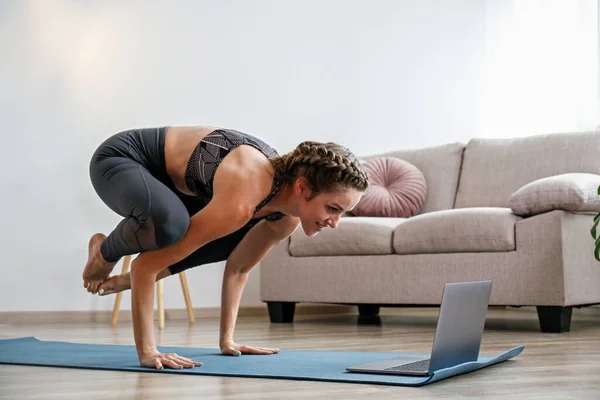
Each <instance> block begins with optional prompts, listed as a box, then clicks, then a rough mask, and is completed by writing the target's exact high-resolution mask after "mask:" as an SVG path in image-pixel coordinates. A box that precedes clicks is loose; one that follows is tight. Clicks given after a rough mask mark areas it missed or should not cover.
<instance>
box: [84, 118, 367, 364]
mask: <svg viewBox="0 0 600 400" xmlns="http://www.w3.org/2000/svg"><path fill="white" fill-rule="evenodd" d="M90 177H91V180H92V184H93V186H94V189H95V190H96V193H97V194H98V195H99V196H100V198H101V199H102V200H103V201H104V202H105V203H106V205H107V206H108V207H110V208H111V209H112V210H113V211H115V212H116V213H117V214H119V215H121V216H123V217H124V219H123V220H122V221H121V222H120V223H119V224H118V225H117V227H116V228H115V230H114V231H113V232H112V233H111V234H110V235H108V236H105V235H103V234H101V233H97V234H95V235H93V236H92V238H91V239H90V241H89V246H88V249H89V258H88V262H87V264H86V266H85V269H84V271H83V281H84V282H83V285H84V287H85V288H87V290H88V292H90V293H100V294H101V295H107V294H111V293H116V292H119V291H122V290H125V289H129V288H130V289H131V290H132V297H131V303H132V304H131V306H132V315H133V329H134V337H135V344H136V348H137V352H138V357H139V360H140V364H141V365H142V366H147V367H152V368H158V369H162V368H164V367H170V368H193V367H194V366H197V365H201V364H200V363H198V362H196V361H192V360H190V359H188V358H185V357H181V356H179V355H177V354H161V353H160V352H159V351H158V350H157V349H156V346H155V343H154V317H153V316H154V282H155V281H156V280H158V279H162V278H164V277H166V276H169V275H172V274H177V273H179V272H181V271H183V270H185V269H187V268H191V267H195V266H198V265H202V264H207V263H211V262H216V261H223V260H227V262H226V266H225V273H224V277H223V286H222V304H221V306H222V307H221V330H220V340H219V345H220V348H221V352H222V353H223V354H229V355H240V354H242V353H251V354H272V353H277V352H278V350H277V349H266V348H254V347H249V346H243V345H239V344H237V343H235V342H234V340H233V331H234V327H235V321H236V318H237V313H238V307H239V303H240V298H241V295H242V291H243V288H244V285H245V283H246V280H247V276H248V272H249V271H250V269H251V268H252V267H253V266H254V265H256V264H257V263H258V262H259V261H260V260H261V259H262V258H263V257H264V256H265V255H266V254H267V253H268V252H269V250H270V249H271V248H272V247H273V246H274V245H275V244H277V243H278V242H279V241H281V240H283V239H285V238H286V237H288V236H289V235H291V234H292V233H293V232H294V231H295V230H296V228H297V227H298V224H301V225H302V229H303V230H304V232H305V233H306V234H307V235H310V236H314V235H315V234H317V233H318V232H319V231H321V230H322V229H323V228H325V227H327V226H329V227H332V228H335V227H336V225H337V223H338V221H339V218H340V217H341V216H342V214H343V213H344V212H347V211H349V210H351V209H352V208H354V206H355V205H356V204H357V203H358V201H359V200H360V198H361V196H362V193H363V192H364V191H365V190H366V188H367V186H368V176H367V174H366V172H365V170H364V169H363V168H362V167H361V165H360V163H359V161H358V160H357V159H356V157H355V156H354V155H353V154H352V153H351V152H350V151H349V150H348V149H346V148H344V147H342V146H340V145H337V144H334V143H318V142H303V143H301V144H300V145H298V147H297V148H296V149H295V150H294V151H292V152H290V153H288V154H285V155H283V156H279V155H278V154H277V153H276V151H275V150H274V149H272V148H271V147H270V146H269V145H267V144H266V143H264V142H263V141H261V140H260V139H258V138H256V137H254V136H251V135H248V134H245V133H241V132H238V131H235V130H231V129H220V128H214V127H169V128H152V129H136V130H129V131H124V132H121V133H118V134H116V135H114V136H112V137H110V138H108V139H107V140H106V141H105V142H104V143H102V144H101V145H100V147H99V148H98V149H97V150H96V151H95V153H94V155H93V157H92V160H91V163H90ZM137 253H139V255H138V256H137V257H136V258H135V259H134V261H133V262H132V264H131V271H130V273H127V274H124V275H117V276H113V277H111V278H109V275H110V273H111V272H112V270H113V267H114V266H115V264H116V263H117V261H118V260H119V259H120V258H121V257H122V256H125V255H128V254H137Z"/></svg>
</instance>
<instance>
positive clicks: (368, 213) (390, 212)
mask: <svg viewBox="0 0 600 400" xmlns="http://www.w3.org/2000/svg"><path fill="white" fill-rule="evenodd" d="M363 165H364V167H365V168H366V170H367V172H368V174H369V187H368V188H367V190H366V192H365V193H364V194H363V197H362V198H361V200H360V201H359V202H358V204H357V205H356V206H355V207H354V209H353V210H352V213H353V214H354V215H357V216H363V217H398V218H409V217H412V216H414V215H416V214H417V213H418V212H419V210H421V207H422V206H423V203H424V202H425V197H426V195H427V181H426V180H425V176H424V175H423V173H422V172H421V171H420V170H419V169H418V168H417V167H415V166H414V165H412V164H411V163H409V162H408V161H404V160H401V159H399V158H394V157H380V158H374V159H371V160H368V161H366V162H364V163H363Z"/></svg>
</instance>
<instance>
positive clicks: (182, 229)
mask: <svg viewBox="0 0 600 400" xmlns="http://www.w3.org/2000/svg"><path fill="white" fill-rule="evenodd" d="M152 220H153V222H154V232H155V235H154V236H155V238H156V244H157V246H158V247H159V248H163V247H168V246H171V245H172V244H175V243H177V242H179V241H180V240H181V239H183V237H184V236H185V234H186V232H187V230H188V228H189V226H190V216H189V214H188V212H187V210H186V209H185V207H184V206H183V205H181V206H180V207H168V208H167V209H166V210H162V212H161V213H160V214H159V215H153V216H152Z"/></svg>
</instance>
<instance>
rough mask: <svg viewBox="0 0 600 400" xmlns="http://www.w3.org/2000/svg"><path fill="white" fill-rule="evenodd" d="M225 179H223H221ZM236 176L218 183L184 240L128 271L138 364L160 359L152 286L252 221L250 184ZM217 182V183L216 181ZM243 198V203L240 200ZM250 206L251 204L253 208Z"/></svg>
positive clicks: (144, 258)
mask: <svg viewBox="0 0 600 400" xmlns="http://www.w3.org/2000/svg"><path fill="white" fill-rule="evenodd" d="M220 176H221V177H224V175H223V174H222V175H220ZM241 180H242V179H240V176H239V174H238V175H237V176H230V177H229V180H227V179H221V180H220V182H226V183H221V184H220V185H219V192H218V193H217V192H216V191H215V195H214V196H213V198H212V200H211V201H210V203H209V204H207V205H206V207H204V208H203V209H202V210H200V211H199V212H198V213H197V214H195V215H194V216H193V217H192V218H191V222H190V226H189V228H188V230H187V232H186V234H185V235H184V237H183V238H182V239H181V240H180V241H179V242H178V243H175V244H173V245H171V246H169V247H166V248H163V249H159V250H152V251H146V252H143V253H140V254H139V255H138V257H136V259H135V260H134V262H133V263H132V267H131V274H130V278H131V296H132V314H133V330H134V336H135V343H136V348H137V351H138V356H139V358H140V362H142V364H144V363H145V364H144V365H148V366H153V365H158V364H153V363H154V362H155V361H156V360H157V359H158V358H157V357H159V356H158V355H159V354H160V353H158V351H157V349H156V344H155V342H154V282H155V281H156V276H157V274H158V273H159V272H160V271H162V270H163V269H165V268H167V267H168V266H169V265H173V264H175V263H176V262H178V261H180V260H182V259H183V258H185V257H187V256H188V255H190V254H191V253H192V252H194V251H195V250H196V249H198V248H200V247H202V246H204V245H205V244H206V243H208V242H211V241H213V240H216V239H218V238H220V237H223V236H225V235H228V234H230V233H232V232H235V231H237V230H238V229H240V228H242V227H243V226H244V225H245V224H246V223H247V222H248V220H249V219H250V218H251V217H252V213H253V208H252V207H251V205H249V204H248V201H247V198H248V197H252V196H251V195H248V193H250V192H251V190H252V189H251V184H250V183H249V182H250V181H249V180H247V179H245V180H244V182H241ZM215 182H216V180H215ZM244 196H245V197H246V199H242V198H241V197H244ZM252 206H253V204H252Z"/></svg>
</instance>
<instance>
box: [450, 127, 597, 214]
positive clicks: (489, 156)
mask: <svg viewBox="0 0 600 400" xmlns="http://www.w3.org/2000/svg"><path fill="white" fill-rule="evenodd" d="M599 152H600V131H593V132H578V133H554V134H548V135H534V136H528V137H523V138H516V139H472V140H471V141H469V143H468V144H467V147H466V148H465V154H464V159H463V166H462V172H461V175H460V184H459V187H458V193H457V195H456V204H455V208H464V207H509V204H508V200H509V198H510V196H511V195H512V194H513V193H514V192H516V191H517V190H518V189H519V188H520V187H522V186H524V185H526V184H528V183H530V182H533V181H535V180H538V179H541V178H546V177H549V176H552V175H560V174H566V173H569V172H587V173H591V174H600V163H599V162H598V154H599Z"/></svg>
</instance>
